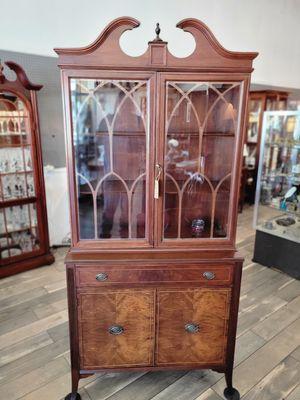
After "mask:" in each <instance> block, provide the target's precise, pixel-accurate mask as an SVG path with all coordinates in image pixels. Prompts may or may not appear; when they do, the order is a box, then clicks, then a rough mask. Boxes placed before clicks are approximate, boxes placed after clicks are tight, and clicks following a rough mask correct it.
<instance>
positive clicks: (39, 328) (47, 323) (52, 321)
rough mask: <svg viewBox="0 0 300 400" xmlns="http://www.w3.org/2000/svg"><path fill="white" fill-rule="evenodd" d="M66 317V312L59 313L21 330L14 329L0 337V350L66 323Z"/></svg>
mask: <svg viewBox="0 0 300 400" xmlns="http://www.w3.org/2000/svg"><path fill="white" fill-rule="evenodd" d="M67 319H68V315H67V310H64V311H60V312H58V313H56V314H53V315H51V316H50V317H47V318H44V319H40V320H38V321H35V322H33V323H31V324H28V325H26V326H23V327H22V328H19V329H16V330H14V331H12V332H8V333H6V334H5V335H2V336H0V350H1V349H4V348H5V347H9V346H12V345H14V344H16V343H18V342H20V341H21V340H24V339H26V338H29V337H30V336H33V335H37V334H39V333H41V332H43V331H46V330H47V329H50V328H52V327H54V326H57V325H60V324H62V323H63V322H65V321H67Z"/></svg>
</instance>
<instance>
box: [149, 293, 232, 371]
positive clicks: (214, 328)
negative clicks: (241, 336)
mask: <svg viewBox="0 0 300 400" xmlns="http://www.w3.org/2000/svg"><path fill="white" fill-rule="evenodd" d="M230 294H231V291H230V289H205V288H204V289H190V290H180V289H176V290H164V289H161V290H158V294H157V301H158V316H157V344H156V364H157V365H177V364H183V365H184V364H186V365H188V364H199V365H201V364H223V363H224V362H225V351H226V344H227V331H228V318H229V306H230Z"/></svg>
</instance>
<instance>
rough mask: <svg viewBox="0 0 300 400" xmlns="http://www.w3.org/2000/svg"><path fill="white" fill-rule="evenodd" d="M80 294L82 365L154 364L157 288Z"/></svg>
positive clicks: (123, 365)
mask: <svg viewBox="0 0 300 400" xmlns="http://www.w3.org/2000/svg"><path fill="white" fill-rule="evenodd" d="M78 296H79V338H80V356H81V357H80V358H81V368H83V369H93V368H94V367H97V366H98V367H99V366H101V367H107V368H114V367H126V366H144V365H145V366H147V365H152V364H153V353H154V291H152V290H149V291H145V290H144V291H142V290H140V291H139V290H125V289H124V290H120V291H111V290H110V291H103V292H102V293H101V294H98V293H97V294H88V293H82V294H79V295H78Z"/></svg>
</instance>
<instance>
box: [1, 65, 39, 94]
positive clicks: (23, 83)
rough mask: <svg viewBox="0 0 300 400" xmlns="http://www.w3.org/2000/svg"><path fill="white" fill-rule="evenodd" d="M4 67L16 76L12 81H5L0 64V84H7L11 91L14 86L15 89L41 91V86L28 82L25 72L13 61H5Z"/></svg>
mask: <svg viewBox="0 0 300 400" xmlns="http://www.w3.org/2000/svg"><path fill="white" fill-rule="evenodd" d="M5 65H7V66H8V68H9V69H11V70H12V71H14V72H15V74H16V75H17V79H16V80H14V81H10V80H9V79H7V78H6V77H5V75H4V74H3V67H2V66H1V64H0V84H6V85H7V84H8V85H10V86H11V89H13V88H14V86H15V89H18V87H23V88H24V89H27V90H35V91H38V90H40V89H42V87H43V85H35V84H33V83H32V82H30V80H29V79H28V77H27V75H26V72H25V71H24V69H23V68H22V67H21V66H20V65H19V64H17V63H15V62H13V61H6V62H5ZM1 67H2V68H1Z"/></svg>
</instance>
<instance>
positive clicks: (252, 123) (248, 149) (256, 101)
mask: <svg viewBox="0 0 300 400" xmlns="http://www.w3.org/2000/svg"><path fill="white" fill-rule="evenodd" d="M288 95H289V94H288V92H284V91H280V90H256V91H251V92H250V94H249V102H248V122H247V129H246V136H245V143H244V163H243V175H242V190H241V194H240V203H241V208H242V205H243V203H244V202H246V203H248V204H254V201H255V189H256V180H257V171H258V162H259V153H260V143H261V136H262V122H263V114H264V112H265V111H279V110H286V109H287V101H288Z"/></svg>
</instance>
